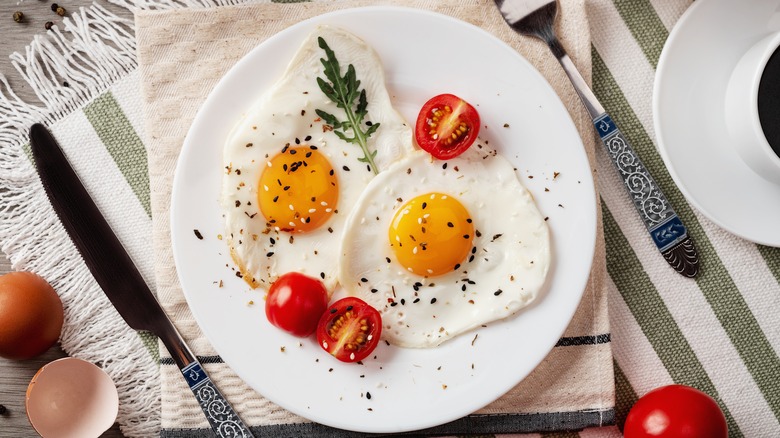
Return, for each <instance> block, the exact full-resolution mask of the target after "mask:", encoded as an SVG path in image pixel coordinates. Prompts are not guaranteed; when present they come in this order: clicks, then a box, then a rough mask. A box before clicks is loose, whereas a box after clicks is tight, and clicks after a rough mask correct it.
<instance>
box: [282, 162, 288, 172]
mask: <svg viewBox="0 0 780 438" xmlns="http://www.w3.org/2000/svg"><path fill="white" fill-rule="evenodd" d="M282 170H284V171H285V172H287V163H285V164H284V165H283V166H282Z"/></svg>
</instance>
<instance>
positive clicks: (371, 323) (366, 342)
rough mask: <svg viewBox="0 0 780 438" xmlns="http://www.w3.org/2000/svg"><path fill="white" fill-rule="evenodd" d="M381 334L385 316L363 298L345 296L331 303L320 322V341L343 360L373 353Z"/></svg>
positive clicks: (318, 333) (356, 358) (351, 360)
mask: <svg viewBox="0 0 780 438" xmlns="http://www.w3.org/2000/svg"><path fill="white" fill-rule="evenodd" d="M381 334H382V317H381V316H379V312H377V311H376V309H374V308H373V307H371V306H370V305H368V304H366V302H365V301H363V300H361V299H360V298H355V297H347V298H342V299H340V300H338V301H336V302H335V303H333V304H331V305H330V306H329V307H328V310H327V311H326V312H325V313H323V314H322V318H320V323H319V324H318V325H317V342H319V344H320V347H322V348H323V349H324V350H325V351H327V352H328V353H330V354H332V355H333V356H334V357H335V358H336V359H338V360H340V361H342V362H357V361H359V360H362V359H364V358H365V357H366V356H368V355H369V354H371V352H372V351H374V348H376V344H377V343H379V336H380V335H381Z"/></svg>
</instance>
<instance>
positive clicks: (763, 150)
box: [725, 32, 780, 184]
mask: <svg viewBox="0 0 780 438" xmlns="http://www.w3.org/2000/svg"><path fill="white" fill-rule="evenodd" d="M725 111H726V127H727V129H728V131H729V134H730V135H731V141H732V142H733V144H734V148H735V149H736V151H737V153H738V154H739V156H740V157H741V158H742V160H743V161H744V162H745V163H746V164H747V165H748V166H749V167H750V168H751V169H752V170H753V171H754V172H756V173H757V174H758V175H759V176H761V177H763V178H764V179H766V180H769V181H772V182H774V183H777V184H780V32H778V33H773V34H771V35H769V36H767V37H765V38H763V39H761V40H760V41H759V42H757V43H755V44H754V45H753V46H752V47H751V48H750V49H749V50H748V51H747V52H745V54H744V55H743V56H742V58H741V59H740V60H739V62H738V63H737V65H736V67H735V68H734V70H733V71H732V73H731V77H730V79H729V82H728V87H727V89H726V102H725Z"/></svg>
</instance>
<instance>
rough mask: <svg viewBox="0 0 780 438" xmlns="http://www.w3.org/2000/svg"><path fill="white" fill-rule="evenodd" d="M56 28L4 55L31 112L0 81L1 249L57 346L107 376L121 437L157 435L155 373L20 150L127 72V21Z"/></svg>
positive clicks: (130, 37) (84, 19)
mask: <svg viewBox="0 0 780 438" xmlns="http://www.w3.org/2000/svg"><path fill="white" fill-rule="evenodd" d="M63 23H64V31H60V30H59V29H58V28H56V27H55V28H53V30H52V32H48V33H49V36H40V35H39V36H36V37H35V39H34V40H33V41H32V43H31V44H30V45H29V46H28V47H27V48H26V50H25V52H24V54H22V53H15V54H13V55H12V56H11V59H12V63H13V65H14V67H15V68H16V69H17V70H18V71H19V73H20V74H21V76H22V77H23V78H24V80H25V81H26V82H27V83H28V84H29V85H30V87H31V88H32V89H33V90H34V92H35V94H36V96H37V97H38V99H39V100H40V103H39V104H31V103H27V102H24V101H23V100H22V99H20V98H19V97H18V96H17V95H16V94H15V93H14V92H13V90H12V89H11V88H10V86H9V83H8V81H7V80H6V78H5V77H3V76H2V75H0V145H2V147H0V192H1V193H2V196H0V223H2V224H3V226H2V227H0V241H1V242H2V250H3V252H4V253H5V254H7V255H8V257H9V259H10V260H11V263H12V266H13V268H14V269H15V270H25V271H33V272H37V273H38V274H40V275H41V276H43V277H44V278H46V279H47V280H48V281H49V282H50V283H51V284H52V285H53V286H54V288H55V289H56V290H57V291H58V292H59V293H60V296H61V298H62V301H63V305H64V306H65V315H66V320H65V324H64V326H63V331H62V335H61V339H60V342H61V345H62V348H63V349H64V350H65V351H66V352H69V353H71V354H72V355H73V356H76V357H79V358H82V359H84V360H87V361H90V362H93V363H97V364H99V365H100V366H102V367H103V369H104V370H106V372H107V373H108V374H109V375H110V376H111V377H112V378H113V380H114V382H115V383H116V385H117V388H118V390H119V394H120V405H119V416H118V422H119V423H120V427H121V430H122V432H123V433H124V435H125V436H128V437H151V436H159V433H160V432H159V431H160V376H159V365H158V364H156V363H155V361H154V360H153V359H152V358H151V356H150V355H149V353H148V352H147V350H146V348H145V347H144V345H143V343H142V341H141V339H140V337H139V336H138V334H137V333H136V332H135V331H134V330H132V329H130V328H129V327H128V326H127V325H126V324H125V322H124V320H122V318H121V317H119V315H117V313H116V310H115V309H114V308H113V306H111V304H110V302H109V301H108V299H107V298H106V297H105V295H104V294H103V292H102V291H101V289H100V287H99V286H98V285H97V284H96V282H95V280H94V279H93V278H92V276H91V275H90V273H89V270H88V269H87V268H86V266H85V265H84V262H83V261H82V259H81V257H80V255H79V254H78V251H77V250H76V248H75V247H74V246H73V244H72V243H71V241H70V239H69V238H68V236H67V234H66V232H65V230H64V229H63V228H62V225H61V224H60V223H59V221H58V220H57V216H56V215H55V214H54V212H53V211H52V209H51V206H50V205H49V202H48V199H47V198H46V194H45V192H44V191H43V187H42V186H41V184H40V181H39V179H38V176H37V173H36V171H35V169H34V167H33V165H32V163H31V161H30V160H29V159H28V156H27V154H26V152H25V149H24V145H25V144H27V142H28V140H29V134H28V129H29V127H30V125H32V124H33V123H35V122H43V123H45V124H47V125H52V124H54V123H56V122H57V121H59V120H61V119H62V118H64V117H65V116H67V115H68V114H71V113H72V112H73V111H75V110H77V109H79V108H81V107H82V106H83V105H85V104H86V103H88V102H89V101H90V100H91V99H93V98H95V97H96V96H98V95H99V94H100V93H102V92H104V91H105V90H106V89H108V88H109V87H110V86H111V85H112V84H113V83H115V82H116V81H117V80H119V79H121V78H122V77H124V76H126V75H127V74H128V73H130V72H132V71H134V70H135V68H136V67H137V61H136V55H135V38H134V30H133V23H132V21H130V20H126V19H122V18H120V17H117V16H116V15H113V14H111V13H110V12H109V11H107V10H106V9H104V8H103V7H101V6H99V5H97V4H94V5H93V6H91V7H90V8H87V9H83V8H82V9H81V10H80V11H79V12H78V13H74V14H73V15H72V16H71V18H70V19H66V20H64V22H63ZM65 83H67V86H63V85H64V84H65ZM107 357H109V358H111V359H106V358H107Z"/></svg>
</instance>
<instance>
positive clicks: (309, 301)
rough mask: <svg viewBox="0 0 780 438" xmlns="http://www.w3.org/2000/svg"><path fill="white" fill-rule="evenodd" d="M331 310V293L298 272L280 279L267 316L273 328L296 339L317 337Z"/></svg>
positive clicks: (267, 303)
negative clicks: (329, 305) (322, 322)
mask: <svg viewBox="0 0 780 438" xmlns="http://www.w3.org/2000/svg"><path fill="white" fill-rule="evenodd" d="M327 307H328V291H327V290H325V286H323V285H322V282H320V281H319V280H317V279H316V278H311V277H307V276H305V275H303V274H299V273H297V272H289V273H287V274H284V275H282V276H281V277H279V278H278V279H277V280H276V281H275V282H274V284H272V285H271V289H269V290H268V296H267V297H266V299H265V316H266V317H268V321H270V322H271V324H273V325H275V326H276V327H279V328H280V329H282V330H284V331H286V332H289V333H291V334H293V335H295V336H300V337H305V336H309V335H310V334H312V333H314V330H315V329H316V328H317V322H319V320H320V316H321V315H322V312H324V311H325V309H326V308H327Z"/></svg>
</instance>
